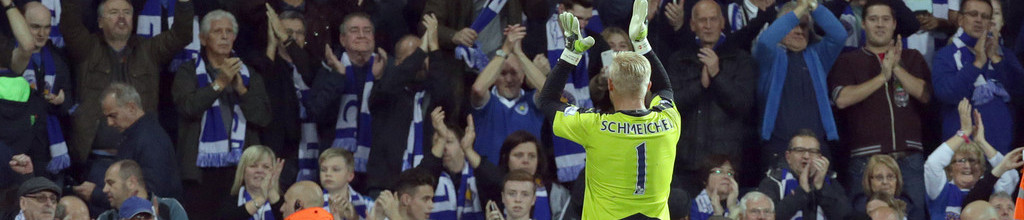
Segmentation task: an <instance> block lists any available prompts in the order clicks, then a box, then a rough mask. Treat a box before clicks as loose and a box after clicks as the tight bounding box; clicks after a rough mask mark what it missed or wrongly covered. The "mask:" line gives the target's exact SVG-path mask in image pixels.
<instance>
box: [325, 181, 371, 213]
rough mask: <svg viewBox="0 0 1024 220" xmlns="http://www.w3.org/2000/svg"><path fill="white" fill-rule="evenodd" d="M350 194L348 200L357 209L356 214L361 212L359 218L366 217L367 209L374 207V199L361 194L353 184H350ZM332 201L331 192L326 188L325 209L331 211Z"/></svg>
mask: <svg viewBox="0 0 1024 220" xmlns="http://www.w3.org/2000/svg"><path fill="white" fill-rule="evenodd" d="M348 196H349V200H348V201H349V202H350V203H352V209H354V210H355V211H356V214H359V219H366V210H370V209H372V208H373V201H374V200H373V199H370V197H366V196H363V195H360V194H359V192H356V190H354V189H352V186H351V185H349V186H348ZM330 202H331V194H329V193H328V192H327V190H324V210H327V212H330V211H331V203H330Z"/></svg>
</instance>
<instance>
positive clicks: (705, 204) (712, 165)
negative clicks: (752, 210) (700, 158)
mask: <svg viewBox="0 0 1024 220" xmlns="http://www.w3.org/2000/svg"><path fill="white" fill-rule="evenodd" d="M701 170H703V171H705V172H704V173H706V174H707V176H701V177H704V190H701V191H700V194H698V195H697V197H695V198H693V201H692V202H690V220H706V219H716V218H717V217H724V216H729V211H730V210H737V205H739V203H738V201H737V199H738V197H739V187H738V186H737V184H736V177H735V176H734V175H735V174H736V171H735V170H734V169H733V167H732V163H731V162H730V161H729V157H728V156H726V155H721V154H716V155H711V156H710V157H708V158H707V159H705V160H704V164H703V165H702V168H701ZM723 204H724V206H723Z"/></svg>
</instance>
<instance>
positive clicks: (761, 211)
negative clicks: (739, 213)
mask: <svg viewBox="0 0 1024 220" xmlns="http://www.w3.org/2000/svg"><path fill="white" fill-rule="evenodd" d="M747 214H748V215H753V216H769V215H775V210H772V209H769V208H760V209H747Z"/></svg>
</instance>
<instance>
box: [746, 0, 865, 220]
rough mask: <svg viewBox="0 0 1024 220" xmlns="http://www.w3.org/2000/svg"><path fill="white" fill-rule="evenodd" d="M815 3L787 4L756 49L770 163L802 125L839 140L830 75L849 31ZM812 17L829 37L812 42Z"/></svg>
mask: <svg viewBox="0 0 1024 220" xmlns="http://www.w3.org/2000/svg"><path fill="white" fill-rule="evenodd" d="M812 2H813V1H806V0H799V1H793V2H790V3H787V4H786V5H784V6H782V9H780V10H779V11H780V13H779V15H780V16H779V17H778V18H776V20H775V22H773V23H772V24H771V25H770V26H768V29H766V30H765V31H764V32H763V33H761V36H760V38H758V40H757V45H756V46H755V47H754V50H753V52H754V53H753V54H754V57H755V58H756V59H757V61H758V64H759V65H758V66H759V68H760V70H761V77H760V80H759V81H760V83H759V85H758V90H757V91H758V92H757V97H758V99H757V100H758V106H759V108H760V109H762V111H763V112H762V115H761V118H762V121H761V123H760V124H761V128H760V129H759V130H760V137H761V140H763V141H767V146H766V147H765V148H764V149H762V150H761V155H763V156H762V157H761V158H765V159H762V165H765V167H767V166H768V165H771V163H772V162H773V161H775V160H774V158H780V157H781V156H782V155H783V154H784V153H786V152H787V151H788V150H787V146H788V143H789V142H790V138H791V137H793V136H794V135H795V134H797V131H799V130H801V129H809V130H810V131H812V132H814V133H815V134H817V135H818V136H815V137H814V139H816V140H823V141H834V140H838V139H839V133H838V132H837V129H836V123H835V120H834V118H833V115H832V107H831V102H829V99H828V98H829V93H828V91H827V88H826V87H825V77H826V76H827V75H826V74H828V72H827V70H829V69H831V67H832V64H833V63H834V61H835V60H836V57H837V56H839V52H841V50H842V48H843V41H844V40H845V39H846V31H845V30H844V29H843V26H842V25H841V24H840V23H839V21H838V20H836V17H835V16H833V15H832V14H830V13H829V11H828V10H826V9H825V8H819V7H817V5H818V4H817V3H816V2H813V3H812ZM790 11H792V12H790ZM807 15H812V17H813V18H814V19H813V20H814V21H816V23H817V25H818V26H819V27H821V28H822V29H824V30H825V36H824V38H822V39H821V41H818V42H816V43H813V44H812V43H811V41H810V40H811V38H812V37H813V36H814V34H813V32H814V31H813V27H814V26H813V25H812V23H811V19H810V18H809V17H808V16H807ZM783 85H785V86H783ZM820 145H821V146H820V147H821V149H820V151H821V152H822V155H824V156H825V157H827V158H831V155H832V154H831V150H830V148H829V147H828V144H827V142H825V143H820ZM780 208H782V207H780ZM781 213H782V212H777V213H776V214H781ZM779 216H783V215H779ZM788 217H789V216H787V217H786V218H788Z"/></svg>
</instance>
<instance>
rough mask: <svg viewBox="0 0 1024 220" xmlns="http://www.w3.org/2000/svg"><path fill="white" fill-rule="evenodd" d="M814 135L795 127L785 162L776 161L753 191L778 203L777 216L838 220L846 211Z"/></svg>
mask: <svg viewBox="0 0 1024 220" xmlns="http://www.w3.org/2000/svg"><path fill="white" fill-rule="evenodd" d="M816 137H817V136H816V135H815V134H814V132H812V131H810V130H807V129H801V130H799V131H798V132H797V134H796V135H794V136H793V138H791V139H790V141H789V148H788V149H787V150H786V154H785V159H786V160H785V161H784V162H785V163H781V162H780V164H778V166H777V167H775V168H773V169H771V170H770V171H769V172H768V174H767V175H768V176H767V177H766V178H764V179H763V180H761V185H760V187H758V190H757V191H759V192H762V193H764V194H767V195H768V197H769V198H771V199H772V201H773V203H774V204H778V206H776V209H775V217H776V218H778V219H793V218H795V217H804V218H812V217H811V216H814V217H813V218H812V219H842V218H843V216H846V213H848V212H849V211H850V207H851V206H850V202H849V201H848V200H847V199H846V195H844V194H843V186H842V185H840V184H839V182H838V181H836V179H835V173H834V172H830V171H829V170H828V168H829V160H828V159H827V158H825V156H822V155H821V144H820V142H819V141H818V138H816Z"/></svg>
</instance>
